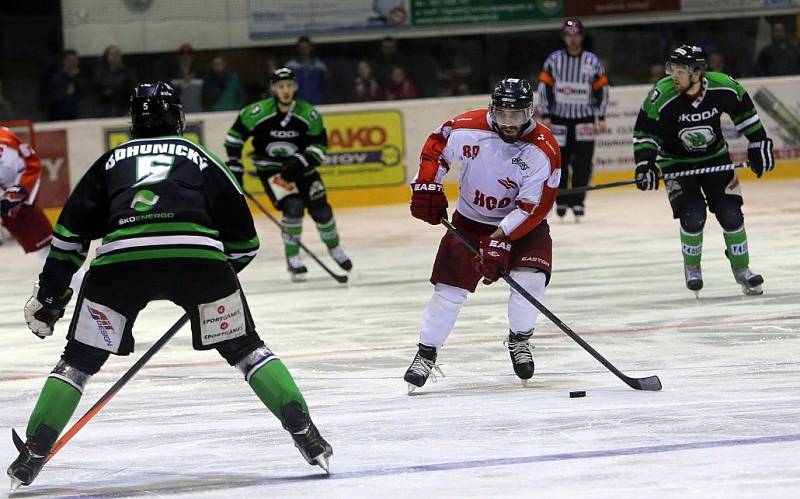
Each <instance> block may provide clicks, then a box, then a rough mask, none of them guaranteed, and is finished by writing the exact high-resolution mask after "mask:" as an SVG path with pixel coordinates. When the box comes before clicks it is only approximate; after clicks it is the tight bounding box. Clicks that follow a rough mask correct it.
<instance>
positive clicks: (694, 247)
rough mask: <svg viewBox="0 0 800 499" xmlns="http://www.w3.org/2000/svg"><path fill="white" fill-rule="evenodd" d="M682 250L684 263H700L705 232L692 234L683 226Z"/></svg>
mask: <svg viewBox="0 0 800 499" xmlns="http://www.w3.org/2000/svg"><path fill="white" fill-rule="evenodd" d="M726 237H727V236H726ZM681 251H682V252H683V264H684V265H700V259H701V257H702V255H703V233H702V232H697V233H695V234H692V233H690V232H686V231H685V230H684V229H683V227H681Z"/></svg>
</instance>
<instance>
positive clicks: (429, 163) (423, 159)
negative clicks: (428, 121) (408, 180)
mask: <svg viewBox="0 0 800 499" xmlns="http://www.w3.org/2000/svg"><path fill="white" fill-rule="evenodd" d="M452 130H453V121H452V120H448V121H447V122H445V123H444V124H443V125H442V126H440V127H439V128H437V129H436V130H434V132H433V133H432V134H430V136H429V137H428V140H426V141H425V145H424V146H422V153H421V154H420V157H419V170H418V171H417V176H416V177H415V178H414V182H438V181H439V180H440V179H439V177H440V175H439V171H440V169H443V172H444V173H446V172H448V171H450V165H449V164H448V163H447V161H446V160H445V159H444V158H443V157H442V153H443V152H444V148H445V147H447V139H448V137H450V132H451V131H452Z"/></svg>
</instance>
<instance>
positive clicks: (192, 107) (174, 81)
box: [169, 43, 203, 113]
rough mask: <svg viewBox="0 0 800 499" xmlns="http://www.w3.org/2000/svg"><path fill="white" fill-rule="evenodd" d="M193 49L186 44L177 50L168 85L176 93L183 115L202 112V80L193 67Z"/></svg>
mask: <svg viewBox="0 0 800 499" xmlns="http://www.w3.org/2000/svg"><path fill="white" fill-rule="evenodd" d="M194 62H195V54H194V49H193V48H192V46H191V45H190V44H188V43H184V44H183V45H181V46H180V48H178V55H177V58H176V61H175V68H174V69H173V70H172V74H171V75H170V80H169V83H170V85H172V88H174V89H175V91H176V92H177V93H178V95H179V96H180V98H181V102H182V103H183V111H184V112H185V113H199V112H201V111H202V110H203V102H202V101H203V78H202V77H201V76H200V74H199V73H198V71H197V68H195V66H194Z"/></svg>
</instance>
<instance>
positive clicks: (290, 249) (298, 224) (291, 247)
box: [281, 217, 303, 257]
mask: <svg viewBox="0 0 800 499" xmlns="http://www.w3.org/2000/svg"><path fill="white" fill-rule="evenodd" d="M281 223H282V225H283V249H284V251H285V252H286V256H287V257H292V256H296V255H297V254H299V253H300V245H299V244H298V241H299V240H300V236H302V235H303V219H302V218H300V219H297V218H286V217H284V218H283V220H281Z"/></svg>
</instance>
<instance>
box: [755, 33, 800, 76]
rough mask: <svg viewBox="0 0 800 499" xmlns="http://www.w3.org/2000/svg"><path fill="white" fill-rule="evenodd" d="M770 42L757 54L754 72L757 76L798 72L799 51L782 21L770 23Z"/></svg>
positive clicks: (799, 62) (799, 69)
mask: <svg viewBox="0 0 800 499" xmlns="http://www.w3.org/2000/svg"><path fill="white" fill-rule="evenodd" d="M771 29H772V43H771V44H769V45H767V46H766V47H764V48H763V49H762V50H761V52H759V54H758V60H757V61H756V74H757V75H758V76H781V75H791V74H797V73H798V72H800V52H798V49H797V45H795V44H794V43H792V41H791V40H790V39H789V36H788V35H787V33H786V25H785V24H784V23H782V22H776V23H773V24H772V28H771Z"/></svg>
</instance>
